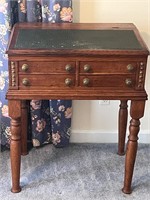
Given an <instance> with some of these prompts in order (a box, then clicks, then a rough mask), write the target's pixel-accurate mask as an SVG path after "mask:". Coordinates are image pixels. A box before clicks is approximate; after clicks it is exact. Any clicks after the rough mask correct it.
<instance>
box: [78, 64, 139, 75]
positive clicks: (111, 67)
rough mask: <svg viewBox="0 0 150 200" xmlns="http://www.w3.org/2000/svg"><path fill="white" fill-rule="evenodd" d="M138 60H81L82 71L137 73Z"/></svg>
mask: <svg viewBox="0 0 150 200" xmlns="http://www.w3.org/2000/svg"><path fill="white" fill-rule="evenodd" d="M136 70H137V63H136V62H116V61H114V62H113V61H111V62H109V61H108V62H99V61H98V62H80V70H79V71H80V73H101V74H102V73H109V74H111V73H112V74H114V73H115V74H118V73H121V74H122V73H123V74H124V73H125V74H126V73H127V74H130V73H136Z"/></svg>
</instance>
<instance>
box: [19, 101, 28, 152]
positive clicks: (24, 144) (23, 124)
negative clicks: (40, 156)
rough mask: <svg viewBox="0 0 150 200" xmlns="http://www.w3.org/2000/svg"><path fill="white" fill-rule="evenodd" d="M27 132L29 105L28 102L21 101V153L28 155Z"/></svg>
mask: <svg viewBox="0 0 150 200" xmlns="http://www.w3.org/2000/svg"><path fill="white" fill-rule="evenodd" d="M27 132H28V107H27V102H26V101H22V102H21V154H22V155H24V156H25V155H27V154H28V150H27Z"/></svg>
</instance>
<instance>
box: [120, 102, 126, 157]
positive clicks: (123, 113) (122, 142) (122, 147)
mask: <svg viewBox="0 0 150 200" xmlns="http://www.w3.org/2000/svg"><path fill="white" fill-rule="evenodd" d="M127 119H128V105H127V101H121V104H120V109H119V122H118V126H119V127H118V134H119V135H118V154H119V155H124V154H125V138H126V127H127Z"/></svg>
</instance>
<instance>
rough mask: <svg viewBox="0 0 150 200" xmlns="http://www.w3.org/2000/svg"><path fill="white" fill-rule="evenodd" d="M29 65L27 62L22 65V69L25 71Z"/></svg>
mask: <svg viewBox="0 0 150 200" xmlns="http://www.w3.org/2000/svg"><path fill="white" fill-rule="evenodd" d="M28 68H29V66H28V65H27V64H23V65H22V71H24V72H26V71H27V70H28Z"/></svg>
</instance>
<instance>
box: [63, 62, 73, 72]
mask: <svg viewBox="0 0 150 200" xmlns="http://www.w3.org/2000/svg"><path fill="white" fill-rule="evenodd" d="M65 70H66V71H67V72H70V71H71V70H72V66H71V64H67V65H66V66H65Z"/></svg>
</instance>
